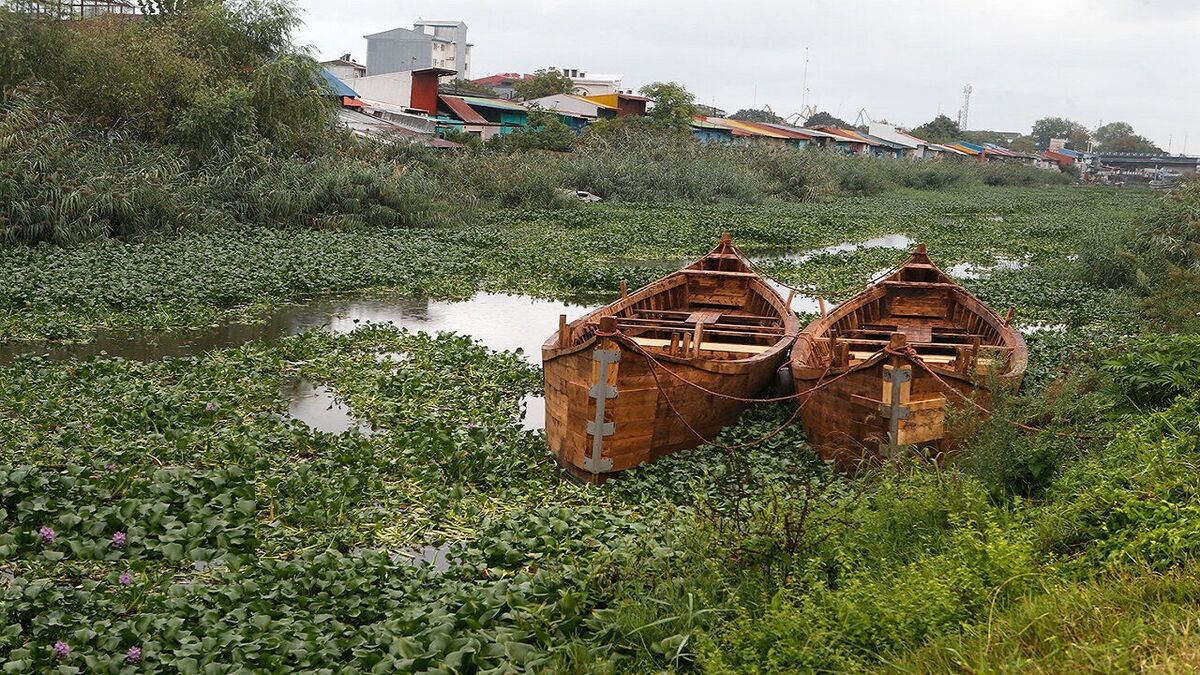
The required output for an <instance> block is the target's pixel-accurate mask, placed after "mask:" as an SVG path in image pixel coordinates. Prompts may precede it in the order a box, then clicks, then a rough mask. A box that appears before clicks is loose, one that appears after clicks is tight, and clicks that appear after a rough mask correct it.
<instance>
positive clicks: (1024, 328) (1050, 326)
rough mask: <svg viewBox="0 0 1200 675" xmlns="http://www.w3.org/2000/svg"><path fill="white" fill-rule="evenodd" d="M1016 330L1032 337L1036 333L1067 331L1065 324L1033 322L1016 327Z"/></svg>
mask: <svg viewBox="0 0 1200 675" xmlns="http://www.w3.org/2000/svg"><path fill="white" fill-rule="evenodd" d="M1017 330H1019V331H1021V333H1023V334H1025V335H1034V334H1036V333H1062V332H1065V331H1066V330H1067V324H1065V323H1052V322H1049V321H1034V322H1032V323H1027V324H1023V325H1019V326H1017Z"/></svg>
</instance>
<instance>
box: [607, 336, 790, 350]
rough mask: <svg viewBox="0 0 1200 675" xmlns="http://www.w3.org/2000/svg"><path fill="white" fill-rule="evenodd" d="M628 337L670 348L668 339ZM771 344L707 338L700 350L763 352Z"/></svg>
mask: <svg viewBox="0 0 1200 675" xmlns="http://www.w3.org/2000/svg"><path fill="white" fill-rule="evenodd" d="M630 339H631V340H633V341H634V342H636V343H637V344H639V345H641V346H643V347H655V348H670V346H671V341H670V340H663V339H660V338H644V337H636V336H635V337H632V338H630ZM773 346H774V345H743V344H735V343H732V342H710V341H708V340H705V341H704V342H701V343H700V349H701V350H707V351H711V352H734V353H738V354H762V353H763V352H766V351H768V350H770V349H771V347H773Z"/></svg>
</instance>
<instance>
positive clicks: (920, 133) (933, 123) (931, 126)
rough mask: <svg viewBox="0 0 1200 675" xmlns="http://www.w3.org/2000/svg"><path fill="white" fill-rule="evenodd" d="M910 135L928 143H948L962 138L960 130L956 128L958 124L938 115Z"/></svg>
mask: <svg viewBox="0 0 1200 675" xmlns="http://www.w3.org/2000/svg"><path fill="white" fill-rule="evenodd" d="M911 133H912V135H913V136H916V137H917V138H920V139H922V140H926V141H929V142H930V143H949V142H950V141H956V140H958V139H960V138H962V129H960V128H958V122H955V121H954V120H952V119H950V118H949V117H946V116H945V115H938V116H937V117H935V118H933V119H932V120H930V121H928V122H926V123H925V124H922V125H921V126H919V127H917V128H916V129H913V130H912V132H911Z"/></svg>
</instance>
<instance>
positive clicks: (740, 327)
mask: <svg viewBox="0 0 1200 675" xmlns="http://www.w3.org/2000/svg"><path fill="white" fill-rule="evenodd" d="M617 324H618V327H621V326H626V327H630V328H643V327H644V328H678V329H692V328H695V327H696V326H697V325H701V324H697V323H695V322H692V321H688V320H686V319H685V320H673V319H641V318H638V317H625V316H621V317H617ZM702 325H703V326H704V330H705V332H707V331H710V330H732V331H739V332H742V333H746V334H748V335H783V327H782V326H755V325H748V324H740V323H724V322H722V323H705V324H702Z"/></svg>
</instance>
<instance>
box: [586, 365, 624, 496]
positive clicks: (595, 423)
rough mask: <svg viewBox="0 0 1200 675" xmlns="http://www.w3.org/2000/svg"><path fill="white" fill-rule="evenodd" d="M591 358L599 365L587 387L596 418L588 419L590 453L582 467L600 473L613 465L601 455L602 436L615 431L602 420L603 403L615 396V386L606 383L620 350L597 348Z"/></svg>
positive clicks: (608, 423)
mask: <svg viewBox="0 0 1200 675" xmlns="http://www.w3.org/2000/svg"><path fill="white" fill-rule="evenodd" d="M592 360H593V361H595V362H596V363H597V364H598V366H599V368H598V370H599V372H598V373H597V376H596V383H595V384H593V385H592V386H591V388H590V389H588V396H589V397H591V398H594V399H596V419H594V420H588V423H587V433H588V435H589V436H591V437H592V454H591V456H585V457H584V458H583V468H584V469H586V470H588V471H591V472H592V473H602V472H604V471H609V470H611V469H612V466H613V463H612V460H611V459H609V458H607V457H602V456H601V453H602V451H603V450H604V437H605V436H612V435H613V434H614V433H616V431H617V427H616V425H615V424H613V423H612V422H605V421H604V407H605V403H606V402H607V401H608V399H610V398H616V397H617V388H616V387H613V386H611V385H610V384H609V383H608V369H609V366H611V365H613V364H614V363H620V362H621V350H619V349H597V350H596V351H594V352H592Z"/></svg>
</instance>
